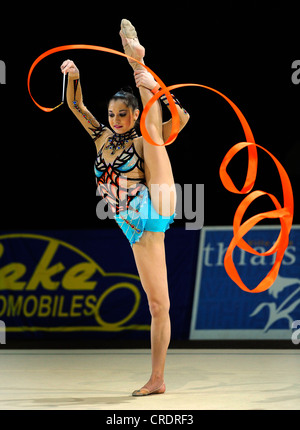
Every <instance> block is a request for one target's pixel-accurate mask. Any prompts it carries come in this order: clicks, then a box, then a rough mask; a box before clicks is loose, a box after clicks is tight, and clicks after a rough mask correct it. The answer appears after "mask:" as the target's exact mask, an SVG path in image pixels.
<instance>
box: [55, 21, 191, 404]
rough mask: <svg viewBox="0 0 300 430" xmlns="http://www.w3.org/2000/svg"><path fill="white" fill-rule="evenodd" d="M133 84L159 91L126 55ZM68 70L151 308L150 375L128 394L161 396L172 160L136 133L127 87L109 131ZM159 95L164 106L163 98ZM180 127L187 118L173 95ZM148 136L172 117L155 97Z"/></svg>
mask: <svg viewBox="0 0 300 430" xmlns="http://www.w3.org/2000/svg"><path fill="white" fill-rule="evenodd" d="M120 36H121V39H122V44H123V47H124V51H125V53H126V54H127V55H130V56H131V57H133V58H135V59H137V60H139V61H140V62H141V63H143V58H144V55H145V50H144V48H143V47H142V46H141V45H140V43H139V41H138V39H137V34H136V31H135V28H134V27H133V26H132V24H131V23H130V22H129V21H127V20H122V22H121V31H120ZM129 64H130V65H131V67H132V68H133V69H134V77H135V82H136V86H137V87H138V88H139V92H140V96H141V100H142V103H143V106H145V105H146V104H147V102H148V101H149V100H150V99H151V97H152V96H153V94H155V92H156V91H158V85H157V82H156V81H155V80H154V78H153V77H152V75H151V74H150V73H149V72H147V71H146V69H145V68H144V67H143V66H141V65H140V64H139V63H137V62H134V61H132V60H130V61H129ZM61 70H62V72H63V73H68V89H67V102H68V106H69V107H70V109H71V110H72V112H73V113H74V114H75V116H76V117H77V118H78V119H79V121H80V122H81V124H82V125H83V126H84V127H85V129H86V130H87V132H88V133H89V134H90V135H91V137H92V138H93V140H94V142H95V145H96V150H97V159H96V163H95V174H96V181H97V184H98V188H99V191H100V194H101V195H102V196H103V197H104V198H105V199H106V201H107V202H108V204H109V206H110V209H111V210H112V211H113V212H114V213H115V219H116V221H117V223H118V224H119V225H120V227H121V229H122V230H123V232H124V233H125V235H126V237H127V238H128V240H129V242H130V244H131V246H132V250H133V254H134V258H135V262H136V266H137V269H138V273H139V276H140V279H141V283H142V285H143V288H144V290H145V292H146V295H147V299H148V303H149V308H150V313H151V353H152V373H151V376H150V379H149V381H148V382H147V383H146V384H145V385H144V386H143V387H142V388H141V389H140V390H136V391H134V392H133V393H132V395H133V396H145V395H149V394H161V393H164V392H165V390H166V387H165V383H164V368H165V360H166V354H167V349H168V346H169V342H170V318H169V307H170V304H169V294H168V282H167V268H166V260H165V248H164V233H165V231H166V229H167V228H168V227H169V225H170V223H171V222H173V219H174V216H175V205H176V193H175V187H174V179H173V173H172V168H171V164H170V160H169V157H168V154H167V151H166V148H165V146H154V145H151V144H149V143H148V142H147V141H145V140H144V139H143V137H139V136H138V135H137V133H136V131H135V128H134V127H135V123H136V121H137V119H138V117H139V114H140V112H139V109H138V102H137V99H136V98H135V97H134V95H133V94H131V93H130V92H126V91H122V90H121V91H119V92H118V93H116V94H115V95H114V96H113V97H112V98H111V100H110V101H109V103H108V120H109V125H110V127H111V129H109V128H108V127H106V126H104V125H103V124H100V123H99V122H98V121H97V120H96V119H95V118H94V117H93V115H91V113H90V112H89V111H88V110H87V108H86V107H85V106H84V104H83V100H82V92H81V86H80V81H79V70H78V68H77V67H76V66H75V64H74V62H73V61H71V60H66V61H64V62H63V64H62V66H61ZM161 100H162V101H163V102H165V103H166V104H167V105H168V103H167V99H166V97H161ZM175 103H176V108H177V111H178V113H179V116H180V124H181V129H182V128H183V127H184V126H185V124H186V123H187V121H188V119H189V115H188V114H187V112H186V111H185V110H184V109H182V107H181V106H180V104H179V103H178V101H177V100H176V99H175ZM146 127H147V130H148V132H149V134H150V136H151V138H152V139H153V140H154V141H155V142H156V143H157V144H159V145H163V143H164V142H165V141H166V140H167V139H168V137H169V136H170V133H171V128H172V120H169V121H168V122H166V123H164V124H162V112H161V106H160V103H159V101H157V102H155V103H154V105H153V107H151V109H150V111H149V114H148V115H147V118H146Z"/></svg>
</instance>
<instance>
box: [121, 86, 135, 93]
mask: <svg viewBox="0 0 300 430" xmlns="http://www.w3.org/2000/svg"><path fill="white" fill-rule="evenodd" d="M121 91H122V92H124V93H129V94H133V89H132V88H131V87H130V86H127V87H122V88H121Z"/></svg>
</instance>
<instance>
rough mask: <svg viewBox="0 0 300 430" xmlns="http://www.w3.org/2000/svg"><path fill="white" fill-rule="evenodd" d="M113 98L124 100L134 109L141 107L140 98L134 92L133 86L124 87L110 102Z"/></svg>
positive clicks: (112, 98)
mask: <svg viewBox="0 0 300 430" xmlns="http://www.w3.org/2000/svg"><path fill="white" fill-rule="evenodd" d="M111 100H122V101H123V102H124V103H125V104H126V106H127V107H130V108H131V109H132V110H133V111H134V110H135V109H139V102H138V99H137V98H136V97H135V95H134V94H133V91H132V88H131V87H126V88H122V89H121V90H120V91H118V92H117V93H116V94H114V95H113V96H112V97H111V98H110V100H109V102H108V104H109V103H110V102H111Z"/></svg>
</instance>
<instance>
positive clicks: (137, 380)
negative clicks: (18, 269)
mask: <svg viewBox="0 0 300 430" xmlns="http://www.w3.org/2000/svg"><path fill="white" fill-rule="evenodd" d="M150 363H151V357H150V351H149V350H2V351H1V350H0V409H1V410H8V409H10V410H12V409H14V410H15V409H19V410H20V409H21V410H23V409H30V410H36V409H43V410H58V409H59V410H61V409H68V410H70V409H71V410H72V409H81V410H84V409H98V410H115V411H117V410H232V409H233V410H241V409H242V410H245V409H248V410H257V409H266V410H279V409H280V410H285V409H290V410H295V409H297V410H299V409H300V353H299V351H298V350H226V349H225V350H201V349H198V350H173V349H171V350H169V352H168V357H167V365H166V375H165V381H166V385H167V392H166V393H165V394H163V395H153V396H148V397H144V398H135V397H132V396H131V392H132V391H133V390H134V389H137V388H140V387H141V386H142V385H144V383H145V382H146V381H147V380H148V377H149V372H150Z"/></svg>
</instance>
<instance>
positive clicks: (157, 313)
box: [149, 299, 170, 318]
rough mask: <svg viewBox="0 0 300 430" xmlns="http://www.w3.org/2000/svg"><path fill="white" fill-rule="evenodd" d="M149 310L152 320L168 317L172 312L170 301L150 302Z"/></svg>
mask: <svg viewBox="0 0 300 430" xmlns="http://www.w3.org/2000/svg"><path fill="white" fill-rule="evenodd" d="M149 309H150V314H151V316H152V318H163V317H166V316H168V315H169V311H170V300H169V299H165V300H149Z"/></svg>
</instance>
